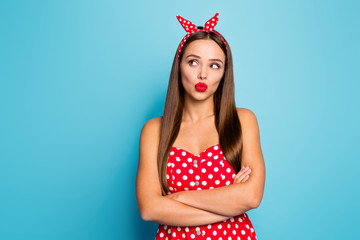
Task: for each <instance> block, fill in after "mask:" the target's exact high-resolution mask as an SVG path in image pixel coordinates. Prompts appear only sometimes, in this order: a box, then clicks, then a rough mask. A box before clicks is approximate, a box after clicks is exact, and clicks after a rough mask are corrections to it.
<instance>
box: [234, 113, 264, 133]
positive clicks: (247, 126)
mask: <svg viewBox="0 0 360 240" xmlns="http://www.w3.org/2000/svg"><path fill="white" fill-rule="evenodd" d="M236 110H237V113H238V116H239V119H240V124H241V131H242V134H243V136H244V138H245V139H246V138H254V137H255V138H259V137H260V133H259V124H258V121H257V118H256V115H255V113H254V112H253V111H251V110H250V109H247V108H236Z"/></svg>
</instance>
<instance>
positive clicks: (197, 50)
mask: <svg viewBox="0 0 360 240" xmlns="http://www.w3.org/2000/svg"><path fill="white" fill-rule="evenodd" d="M224 71H225V54H224V52H223V51H222V49H221V48H220V46H219V45H217V43H216V42H214V41H213V40H211V39H201V40H195V41H193V42H191V43H190V44H189V45H188V46H187V47H186V49H185V51H184V53H183V57H182V59H181V62H180V73H181V82H182V85H183V87H184V89H185V94H187V95H189V96H190V97H191V98H193V99H196V100H204V99H207V98H209V97H212V96H213V94H214V93H215V92H216V89H217V88H218V86H219V83H220V81H221V78H222V77H223V75H224Z"/></svg>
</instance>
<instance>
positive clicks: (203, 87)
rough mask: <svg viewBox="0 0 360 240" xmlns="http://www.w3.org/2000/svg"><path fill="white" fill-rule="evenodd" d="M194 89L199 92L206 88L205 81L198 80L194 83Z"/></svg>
mask: <svg viewBox="0 0 360 240" xmlns="http://www.w3.org/2000/svg"><path fill="white" fill-rule="evenodd" d="M195 89H196V90H197V91H200V92H204V91H205V90H206V89H207V85H206V83H203V82H199V83H197V84H196V85H195Z"/></svg>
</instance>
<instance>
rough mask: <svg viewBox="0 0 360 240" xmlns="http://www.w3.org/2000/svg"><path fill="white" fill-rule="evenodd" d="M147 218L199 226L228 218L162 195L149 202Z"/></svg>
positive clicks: (175, 224) (161, 221) (178, 224)
mask: <svg viewBox="0 0 360 240" xmlns="http://www.w3.org/2000/svg"><path fill="white" fill-rule="evenodd" d="M148 209H149V210H148V214H147V217H146V220H148V221H153V222H157V223H161V224H166V225H170V226H199V225H206V224H212V223H216V222H220V221H224V220H226V219H228V218H229V217H228V216H223V215H220V214H216V213H211V212H208V211H205V210H202V209H198V208H195V207H192V206H188V205H186V204H183V203H181V202H179V201H176V200H174V199H170V198H167V197H165V196H161V197H159V198H157V199H155V200H153V202H152V203H151V202H150V203H149V206H148Z"/></svg>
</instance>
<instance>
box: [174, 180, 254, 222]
mask: <svg viewBox="0 0 360 240" xmlns="http://www.w3.org/2000/svg"><path fill="white" fill-rule="evenodd" d="M172 198H173V199H174V200H177V201H179V202H181V203H184V204H187V205H189V206H192V207H195V208H198V209H202V210H205V211H208V212H212V213H215V214H219V215H223V216H229V217H231V216H237V215H240V214H242V213H244V212H246V211H248V210H250V209H252V208H254V204H253V193H252V191H251V189H250V186H249V185H248V184H246V183H242V184H232V185H229V186H224V187H219V188H215V189H209V190H201V191H198V190H192V191H182V192H178V193H177V194H175V195H173V196H172Z"/></svg>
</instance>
